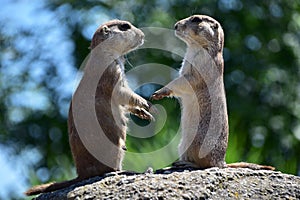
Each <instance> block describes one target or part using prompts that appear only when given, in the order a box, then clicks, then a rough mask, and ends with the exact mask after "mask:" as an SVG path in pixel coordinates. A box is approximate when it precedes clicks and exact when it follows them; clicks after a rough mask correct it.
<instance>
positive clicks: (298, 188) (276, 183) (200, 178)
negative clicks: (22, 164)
mask: <svg viewBox="0 0 300 200" xmlns="http://www.w3.org/2000/svg"><path fill="white" fill-rule="evenodd" d="M36 199H37V200H50V199H51V200H52V199H53V200H61V199H72V200H77V199H78V200H79V199H80V200H81V199H84V200H90V199H151V200H152V199H157V200H162V199H290V200H292V199H300V177H298V176H293V175H289V174H284V173H281V172H278V171H268V170H251V169H247V168H237V169H233V168H226V169H219V168H210V169H206V170H192V169H190V170H174V169H166V170H158V171H157V172H156V173H154V174H153V173H146V174H126V173H125V174H123V173H120V174H118V173H111V174H108V175H106V176H104V177H95V178H92V179H89V180H85V181H83V182H80V183H78V184H76V185H73V186H71V187H68V188H65V189H62V190H58V191H54V192H52V193H45V194H41V195H40V196H38V197H37V198H36Z"/></svg>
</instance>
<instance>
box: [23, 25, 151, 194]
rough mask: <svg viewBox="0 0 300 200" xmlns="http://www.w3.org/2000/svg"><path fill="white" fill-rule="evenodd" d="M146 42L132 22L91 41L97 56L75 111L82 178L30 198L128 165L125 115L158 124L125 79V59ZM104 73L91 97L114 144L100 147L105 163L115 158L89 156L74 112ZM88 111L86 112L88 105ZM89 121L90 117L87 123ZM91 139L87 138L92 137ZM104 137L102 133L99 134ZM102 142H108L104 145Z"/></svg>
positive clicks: (41, 188)
mask: <svg viewBox="0 0 300 200" xmlns="http://www.w3.org/2000/svg"><path fill="white" fill-rule="evenodd" d="M143 41H144V34H143V32H142V31H141V30H139V29H137V28H136V27H134V26H133V25H132V24H131V23H129V22H127V21H121V20H112V21H109V22H107V23H105V24H103V25H101V26H100V27H99V28H98V29H97V31H96V32H95V33H94V36H93V38H92V41H91V55H90V57H89V59H88V61H87V63H86V66H85V69H84V76H83V78H82V80H81V82H80V84H79V86H78V88H77V90H76V92H75V94H74V96H73V99H72V101H71V105H70V109H69V117H68V132H69V144H70V147H71V151H72V155H73V159H74V162H75V166H76V171H77V175H78V176H77V178H75V179H72V180H69V181H65V182H61V183H49V184H44V185H38V186H35V187H33V188H31V189H29V190H28V191H27V192H26V193H25V194H26V195H34V194H39V193H44V192H50V191H54V190H57V189H60V188H64V187H67V186H69V185H71V184H74V183H76V182H78V181H79V180H82V179H86V178H91V177H94V176H101V175H103V174H105V173H107V172H112V171H119V170H121V169H122V160H123V157H124V151H125V150H126V146H125V139H126V128H127V126H126V122H127V118H126V116H125V113H126V112H127V111H129V112H131V113H133V114H134V115H137V116H138V117H140V118H143V119H152V116H151V114H150V113H149V112H148V110H149V105H148V103H147V101H146V100H145V99H143V98H142V97H140V96H139V95H137V94H135V93H134V92H133V91H132V90H131V89H130V88H129V87H128V85H127V82H126V79H125V76H124V61H125V59H124V55H125V54H126V53H128V52H130V51H132V50H133V49H135V48H137V47H138V46H140V45H142V44H143ZM104 63H105V64H104ZM106 64H107V65H106ZM93 70H94V71H93ZM101 70H102V76H101V77H100V76H99V77H96V79H95V80H96V81H97V82H96V84H95V93H94V94H92V96H91V97H92V98H94V101H95V104H94V105H92V106H93V107H94V110H95V112H96V118H97V119H96V120H97V121H98V123H99V124H100V126H101V129H102V130H103V132H104V134H105V136H106V137H107V138H108V140H107V141H109V144H106V143H105V144H101V143H100V144H98V145H108V146H107V147H108V148H107V149H105V151H104V152H97V154H98V153H99V154H103V155H104V158H106V159H109V160H108V161H105V162H104V163H103V162H101V160H99V159H97V158H95V157H94V155H92V154H91V152H89V150H88V149H87V146H85V145H84V144H83V142H82V138H80V135H79V131H78V130H79V129H78V128H79V127H78V126H77V125H80V124H75V121H74V119H75V118H74V117H75V112H74V109H75V108H74V107H73V106H74V101H75V98H79V99H80V98H82V99H84V98H85V97H84V96H85V95H86V93H85V91H83V90H86V91H87V90H90V89H91V88H90V85H92V84H91V81H92V80H93V78H94V77H93V76H94V75H95V74H97V73H96V71H101ZM87 92H88V91H87ZM81 95H82V96H81ZM87 101H89V99H88V100H87ZM87 101H82V104H86V103H88V102H87ZM80 103H81V102H80ZM76 106H78V105H76ZM79 106H80V105H79ZM76 109H77V108H76ZM82 109H85V108H84V105H83V108H82ZM85 113H86V112H85ZM79 114H81V113H79ZM83 114H84V112H83V113H82V115H83ZM83 117H85V116H83ZM87 120H88V118H87V119H86V120H85V121H87ZM82 123H83V124H82V126H84V122H83V121H82ZM84 128H85V129H84V130H87V131H89V128H90V127H84ZM93 131H95V130H93ZM96 131H98V130H96ZM96 133H97V132H96ZM89 134H90V133H86V135H89ZM98 134H101V133H100V132H99V131H98ZM88 140H93V138H92V137H89V138H88ZM100 142H102V143H104V141H100Z"/></svg>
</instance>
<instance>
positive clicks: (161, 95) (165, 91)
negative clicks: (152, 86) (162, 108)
mask: <svg viewBox="0 0 300 200" xmlns="http://www.w3.org/2000/svg"><path fill="white" fill-rule="evenodd" d="M171 93H172V91H171V90H170V89H168V88H162V89H160V90H157V91H156V92H154V93H153V94H152V96H151V99H152V100H160V99H163V98H164V97H168V96H170V95H171Z"/></svg>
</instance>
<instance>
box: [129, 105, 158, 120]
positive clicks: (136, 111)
mask: <svg viewBox="0 0 300 200" xmlns="http://www.w3.org/2000/svg"><path fill="white" fill-rule="evenodd" d="M129 112H130V113H131V114H133V115H135V116H137V117H139V118H141V119H146V120H150V121H154V117H153V116H152V115H151V114H150V113H149V112H148V111H147V110H145V109H144V108H140V107H131V108H129Z"/></svg>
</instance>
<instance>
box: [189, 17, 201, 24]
mask: <svg viewBox="0 0 300 200" xmlns="http://www.w3.org/2000/svg"><path fill="white" fill-rule="evenodd" d="M191 22H193V23H200V22H202V19H200V18H199V17H193V18H192V20H191Z"/></svg>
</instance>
